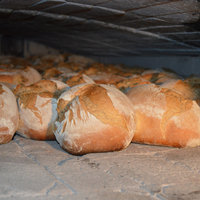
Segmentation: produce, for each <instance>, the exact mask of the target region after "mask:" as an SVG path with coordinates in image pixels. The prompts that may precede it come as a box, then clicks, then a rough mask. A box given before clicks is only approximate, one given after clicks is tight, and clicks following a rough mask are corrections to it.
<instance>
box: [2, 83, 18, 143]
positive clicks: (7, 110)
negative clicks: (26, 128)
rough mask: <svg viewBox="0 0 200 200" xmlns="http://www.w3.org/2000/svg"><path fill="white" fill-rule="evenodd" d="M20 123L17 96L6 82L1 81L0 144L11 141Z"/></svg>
mask: <svg viewBox="0 0 200 200" xmlns="http://www.w3.org/2000/svg"><path fill="white" fill-rule="evenodd" d="M18 123H19V113H18V108H17V103H16V97H15V96H14V94H13V93H12V91H11V90H10V89H9V88H7V87H6V86H5V85H4V84H1V83H0V144H4V143H7V142H9V141H10V140H11V139H12V138H13V135H14V134H15V132H16V130H17V127H18Z"/></svg>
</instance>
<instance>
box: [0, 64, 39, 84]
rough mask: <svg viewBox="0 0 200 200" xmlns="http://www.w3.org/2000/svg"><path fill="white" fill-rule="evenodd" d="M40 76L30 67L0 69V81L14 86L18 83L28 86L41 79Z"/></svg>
mask: <svg viewBox="0 0 200 200" xmlns="http://www.w3.org/2000/svg"><path fill="white" fill-rule="evenodd" d="M41 78H42V77H41V75H40V74H39V73H38V72H37V71H36V70H35V69H33V68H31V67H26V68H23V69H2V70H1V71H0V82H3V83H8V84H11V85H15V86H16V85H18V84H24V85H26V86H28V85H31V84H33V83H35V82H37V81H39V80H41Z"/></svg>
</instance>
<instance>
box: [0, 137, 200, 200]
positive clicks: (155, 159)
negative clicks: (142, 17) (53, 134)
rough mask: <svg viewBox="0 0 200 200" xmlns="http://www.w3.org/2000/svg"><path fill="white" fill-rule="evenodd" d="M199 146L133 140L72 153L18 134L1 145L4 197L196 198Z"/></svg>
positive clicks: (0, 199)
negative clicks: (124, 145)
mask: <svg viewBox="0 0 200 200" xmlns="http://www.w3.org/2000/svg"><path fill="white" fill-rule="evenodd" d="M199 183H200V147H196V148H185V149H177V148H169V147H160V146H151V145H141V144H133V143H132V144H130V145H129V147H128V148H127V149H125V150H123V151H120V152H109V153H93V154H87V155H84V156H73V155H71V154H68V153H67V152H65V151H63V150H62V149H61V148H60V146H59V144H58V143H57V142H56V141H48V142H47V141H34V140H29V139H25V138H22V137H20V136H18V135H16V136H15V137H14V139H13V141H11V142H10V143H8V144H4V145H1V146H0V200H4V199H5V200H14V199H15V200H18V199H19V200H25V199H30V200H35V199H37V200H39V199H49V200H51V199H52V200H53V199H72V200H83V199H85V200H90V199H91V200H92V199H95V200H101V199H109V200H121V199H123V200H124V199H125V200H129V199H130V200H132V199H137V200H148V199H153V200H154V199H155V200H167V199H170V200H171V199H172V200H190V199H191V200H197V199H200V187H199Z"/></svg>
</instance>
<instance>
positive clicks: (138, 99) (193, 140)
mask: <svg viewBox="0 0 200 200" xmlns="http://www.w3.org/2000/svg"><path fill="white" fill-rule="evenodd" d="M127 95H128V97H129V98H130V100H131V102H132V103H133V108H134V111H135V116H136V131H135V135H134V137H133V140H132V141H133V142H139V143H146V144H154V145H165V146H174V147H185V146H197V145H200V107H199V105H198V104H197V102H196V101H193V100H189V99H186V98H184V97H183V96H182V95H181V94H179V93H177V92H176V91H174V90H171V89H167V88H161V87H159V86H156V85H154V84H147V85H140V86H137V87H135V88H132V89H131V90H130V91H129V93H128V94H127Z"/></svg>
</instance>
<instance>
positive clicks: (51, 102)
mask: <svg viewBox="0 0 200 200" xmlns="http://www.w3.org/2000/svg"><path fill="white" fill-rule="evenodd" d="M58 83H59V82H58V81H56V82H54V81H50V80H41V81H39V82H37V83H35V84H33V85H31V86H22V85H19V86H17V88H16V89H15V94H16V96H17V101H18V107H19V115H20V123H19V127H18V130H17V132H18V133H19V134H20V135H22V136H24V137H26V138H31V139H35V140H54V139H55V136H54V134H53V131H52V126H53V123H54V121H55V120H56V118H57V111H56V108H57V98H58V96H59V91H58V88H59V89H62V88H64V86H63V83H61V84H58Z"/></svg>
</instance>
